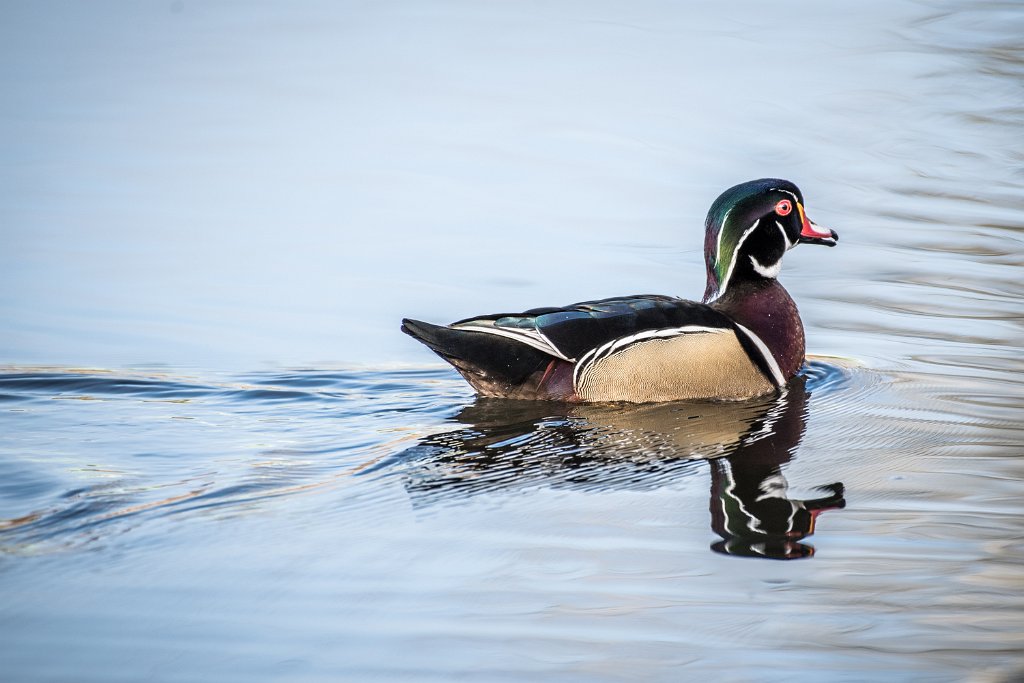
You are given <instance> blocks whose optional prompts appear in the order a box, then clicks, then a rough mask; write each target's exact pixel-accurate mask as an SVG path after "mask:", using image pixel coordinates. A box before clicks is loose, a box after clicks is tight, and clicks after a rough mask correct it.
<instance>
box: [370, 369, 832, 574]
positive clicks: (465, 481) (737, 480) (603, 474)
mask: <svg viewBox="0 0 1024 683" xmlns="http://www.w3.org/2000/svg"><path fill="white" fill-rule="evenodd" d="M807 399H808V392H807V391H806V388H805V384H804V378H803V377H796V378H794V379H793V380H792V381H791V382H790V383H789V386H788V387H787V389H786V391H785V392H784V393H783V394H782V395H780V396H777V397H772V398H766V399H763V400H759V401H744V402H735V403H660V404H648V405H634V404H628V405H625V404H583V405H566V404H557V403H549V402H537V401H514V400H506V399H494V398H479V399H477V400H476V401H475V402H474V403H473V404H471V405H469V406H467V407H466V408H464V409H463V410H462V411H461V412H460V413H459V414H458V415H457V416H456V417H455V418H454V419H455V420H457V421H458V422H460V423H462V424H464V425H467V426H466V427H464V428H461V429H458V430H455V431H449V432H444V433H440V434H434V435H432V436H429V437H426V438H424V439H422V440H421V441H420V442H419V443H418V444H417V445H416V446H414V447H412V448H410V449H408V450H406V451H405V452H403V453H401V454H399V455H398V456H397V458H396V460H397V461H398V462H399V463H401V464H399V465H398V467H397V469H399V470H400V471H401V472H402V473H403V475H404V476H405V486H406V489H407V490H408V492H409V494H410V496H411V498H412V500H413V503H414V505H417V506H421V505H430V504H433V503H438V502H442V501H445V500H451V499H453V498H459V497H464V496H470V495H477V494H481V493H485V492H493V491H497V490H503V491H507V490H509V489H525V488H534V487H538V486H543V487H548V488H572V489H577V490H580V489H582V490H594V491H598V490H610V489H633V490H651V489H655V488H658V487H660V486H664V485H665V484H667V483H668V482H670V481H672V480H673V479H676V478H678V477H680V476H687V475H688V474H693V473H694V472H695V471H696V469H697V468H701V467H703V464H702V463H703V462H704V461H708V462H709V463H710V467H711V503H710V507H711V520H712V521H711V527H712V529H713V530H714V531H715V532H716V533H717V534H718V535H720V536H721V537H722V540H721V541H718V542H716V543H714V544H713V545H712V546H711V547H712V549H713V550H714V551H716V552H720V553H725V554H729V555H741V556H748V557H767V558H774V559H795V558H801V557H809V556H811V555H813V553H814V549H813V547H811V546H809V545H807V544H804V543H801V542H800V541H801V539H803V538H805V537H806V536H809V535H811V534H812V533H813V532H814V524H815V520H816V518H817V516H818V515H819V514H820V513H821V512H823V511H825V510H829V509H836V508H842V507H843V506H844V505H845V501H844V499H843V485H842V484H841V483H833V484H828V485H825V486H822V487H819V488H821V489H823V490H825V491H827V492H828V495H827V496H824V497H821V498H816V499H813V500H795V499H791V498H789V497H788V495H787V492H788V485H787V483H786V480H785V478H784V477H783V475H782V467H783V465H785V464H787V463H788V462H789V461H790V460H791V459H792V457H793V455H794V453H795V451H796V449H797V448H798V446H799V444H800V440H801V439H802V438H803V434H804V429H805V419H806V412H807V411H806V409H807ZM391 463H392V465H394V464H395V461H394V460H392V461H391ZM382 466H385V464H384V463H381V464H379V465H378V466H377V467H375V468H373V469H375V470H379V469H380V468H381V467H382ZM388 469H391V467H388Z"/></svg>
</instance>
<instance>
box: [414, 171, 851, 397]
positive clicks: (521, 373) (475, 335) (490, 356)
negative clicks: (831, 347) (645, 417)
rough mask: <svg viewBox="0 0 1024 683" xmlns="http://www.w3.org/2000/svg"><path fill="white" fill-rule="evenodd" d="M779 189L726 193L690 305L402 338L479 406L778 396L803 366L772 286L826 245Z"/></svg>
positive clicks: (800, 338) (615, 301)
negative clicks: (803, 248) (457, 378)
mask: <svg viewBox="0 0 1024 683" xmlns="http://www.w3.org/2000/svg"><path fill="white" fill-rule="evenodd" d="M838 239H839V236H838V235H837V234H836V232H835V231H834V230H829V229H827V228H823V227H821V226H818V225H815V224H814V223H813V222H812V221H811V220H810V219H809V218H808V217H807V214H806V212H805V211H804V201H803V195H802V194H801V193H800V190H799V188H797V186H796V185H794V184H793V183H791V182H789V181H787V180H780V179H777V178H764V179H761V180H752V181H750V182H746V183H742V184H740V185H736V186H735V187H731V188H729V189H728V190H726V191H725V192H723V193H722V194H721V195H720V196H719V197H718V199H716V200H715V201H714V203H713V204H712V205H711V209H710V211H708V217H707V220H706V222H705V236H704V261H705V264H706V266H707V288H706V289H705V290H704V299H703V301H702V302H701V303H698V302H696V301H688V300H685V299H677V298H675V297H671V296H662V295H638V296H625V297H615V298H611V299H602V300H599V301H585V302H582V303H578V304H572V305H570V306H565V307H562V308H555V307H552V308H534V309H531V310H528V311H525V312H523V313H499V314H493V315H482V316H477V317H473V318H467V319H465V320H460V321H458V322H454V323H452V324H450V325H446V326H445V325H433V324H430V323H425V322H420V321H418V320H410V319H405V320H403V321H402V331H403V332H405V333H406V334H409V335H411V336H412V337H414V338H416V339H417V340H419V341H420V342H422V343H424V344H426V345H427V346H428V347H429V348H430V349H432V350H433V351H434V352H435V353H437V354H438V355H439V356H441V358H443V359H445V360H446V361H448V362H449V363H451V364H452V365H453V366H454V367H455V369H456V370H458V371H459V373H461V374H462V376H463V377H464V378H465V379H466V381H468V382H469V383H470V385H472V386H473V388H474V389H475V390H476V391H477V392H478V393H479V394H480V395H482V396H496V397H503V398H518V399H539V400H556V401H567V402H594V401H629V402H634V403H644V402H655V401H675V400H693V399H698V400H704V399H725V400H735V399H745V398H752V397H754V396H760V395H764V394H768V393H771V392H773V391H779V390H781V389H782V388H783V387H784V386H785V385H786V382H787V381H788V380H789V379H790V378H791V377H793V376H794V375H795V374H796V373H797V372H798V371H799V369H800V367H801V366H802V365H803V362H804V328H803V323H802V322H801V320H800V315H799V313H798V312H797V308H796V304H795V303H794V302H793V299H792V298H791V297H790V296H789V293H788V292H787V291H786V290H785V288H783V286H782V285H781V284H779V282H778V280H777V279H776V278H777V276H778V274H779V271H780V269H781V268H782V257H783V255H784V254H785V253H786V252H787V251H789V250H790V249H792V248H793V247H794V246H796V245H797V244H824V245H827V246H835V244H836V242H837V241H838Z"/></svg>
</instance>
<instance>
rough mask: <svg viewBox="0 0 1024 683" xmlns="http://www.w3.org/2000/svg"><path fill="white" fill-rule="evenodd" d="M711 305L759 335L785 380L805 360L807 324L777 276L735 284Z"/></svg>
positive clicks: (795, 371)
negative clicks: (801, 318)
mask: <svg viewBox="0 0 1024 683" xmlns="http://www.w3.org/2000/svg"><path fill="white" fill-rule="evenodd" d="M711 307H712V308H714V309H716V310H718V311H721V312H722V313H724V314H725V315H727V316H729V317H730V318H732V319H733V320H734V321H736V322H737V323H739V324H740V325H743V326H744V327H745V328H747V329H748V330H750V331H751V332H753V333H754V334H756V335H757V336H758V337H760V338H761V341H763V342H764V344H765V346H767V347H768V350H769V351H771V352H772V355H773V356H775V362H776V363H778V364H779V369H780V370H782V374H783V375H785V377H786V379H789V378H790V377H792V376H793V375H795V374H796V373H797V371H799V370H800V367H801V366H802V365H803V363H804V324H803V322H802V321H801V320H800V312H799V311H797V308H796V304H795V303H794V302H793V299H792V297H790V296H789V292H787V291H786V288H785V287H783V286H782V285H781V284H779V282H778V280H775V279H757V280H747V281H742V282H738V283H732V284H731V285H730V286H729V291H727V292H726V293H725V294H724V295H723V296H722V297H721V298H720V299H717V300H716V301H715V302H714V303H713V304H711Z"/></svg>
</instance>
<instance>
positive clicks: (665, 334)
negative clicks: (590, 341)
mask: <svg viewBox="0 0 1024 683" xmlns="http://www.w3.org/2000/svg"><path fill="white" fill-rule="evenodd" d="M729 331H730V330H729V328H727V327H704V326H702V325H686V326H684V327H664V328H661V329H657V330H643V331H642V332H637V333H636V334H631V335H629V336H626V337H619V338H618V339H613V340H611V341H610V342H606V343H604V344H602V345H601V346H598V347H597V348H594V349H591V350H590V351H587V352H586V353H585V354H583V356H582V357H581V358H580V359H579V361H578V362H577V363H576V367H575V368H573V371H572V384H573V387H575V388H576V389H579V376H580V373H581V371H583V370H585V369H587V368H589V367H590V366H592V365H593V364H594V363H596V362H597V361H599V360H601V359H602V358H607V357H608V356H610V355H612V354H613V353H615V352H616V351H619V350H621V349H623V348H624V347H626V346H629V345H630V344H635V343H636V342H641V341H645V340H648V339H669V338H671V337H678V336H680V335H684V334H707V333H711V334H721V333H723V332H729Z"/></svg>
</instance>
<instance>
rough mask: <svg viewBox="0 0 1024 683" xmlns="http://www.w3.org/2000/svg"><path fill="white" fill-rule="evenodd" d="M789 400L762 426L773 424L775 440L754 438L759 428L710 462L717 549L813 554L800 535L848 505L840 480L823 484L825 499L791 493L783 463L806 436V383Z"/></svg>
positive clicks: (768, 554) (762, 553)
mask: <svg viewBox="0 0 1024 683" xmlns="http://www.w3.org/2000/svg"><path fill="white" fill-rule="evenodd" d="M786 399H787V400H785V401H782V402H780V404H779V406H778V408H779V410H778V413H777V414H776V415H775V416H774V418H775V421H774V423H773V424H772V425H770V426H769V425H767V424H766V425H765V426H764V427H762V428H761V430H760V431H762V432H763V431H764V429H765V428H766V427H768V428H770V430H771V434H772V436H771V438H756V436H757V434H758V432H756V431H755V432H754V436H755V438H749V439H746V440H745V441H744V442H743V443H742V444H741V445H740V447H739V448H737V449H736V450H735V451H733V453H732V454H730V455H729V456H727V457H724V458H719V459H717V460H713V461H711V528H713V529H714V530H715V532H716V533H717V534H718V535H719V536H721V537H722V539H723V540H721V541H719V542H717V543H715V544H714V545H712V546H711V547H712V549H713V550H715V551H716V552H720V553H725V554H728V555H743V556H748V557H771V558H774V559H781V560H790V559H796V558H800V557H809V556H811V555H813V554H814V548H813V547H811V546H809V545H806V544H803V543H800V542H799V541H800V539H802V538H805V537H807V536H810V535H811V534H813V533H814V523H815V520H816V519H817V517H818V515H819V514H821V513H822V512H824V511H825V510H830V509H835V508H841V507H843V506H845V504H846V502H845V501H844V500H843V485H842V484H840V483H835V484H828V485H826V486H823V487H820V488H822V489H824V490H827V491H829V492H830V495H828V496H825V497H823V498H816V499H814V500H794V499H791V498H788V497H787V495H786V494H787V491H788V488H789V485H788V483H787V482H786V479H785V477H783V476H782V465H784V464H785V463H787V462H789V460H790V458H791V457H792V456H793V454H794V453H795V452H796V449H797V447H798V446H799V445H800V440H801V439H802V438H803V434H804V428H805V415H806V406H807V392H806V391H805V390H804V386H803V383H802V382H801V383H799V384H795V383H794V384H793V385H791V386H790V389H789V392H788V396H787V397H786ZM767 417H768V416H767V415H766V418H767Z"/></svg>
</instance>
